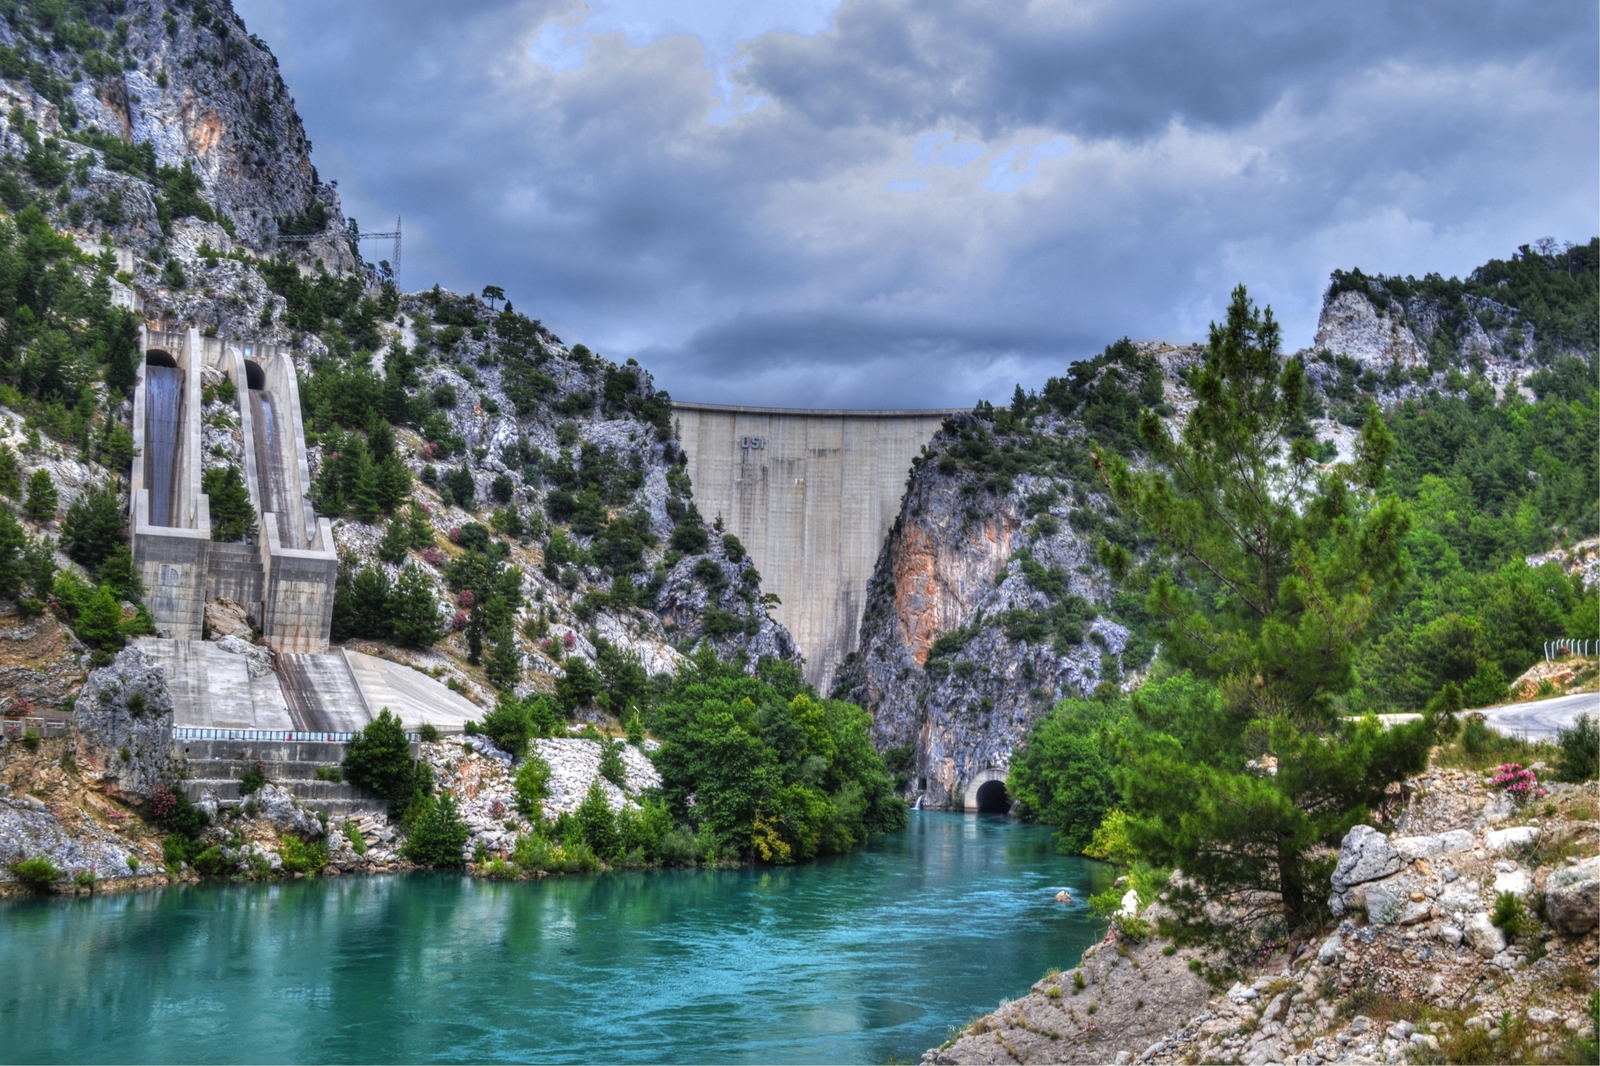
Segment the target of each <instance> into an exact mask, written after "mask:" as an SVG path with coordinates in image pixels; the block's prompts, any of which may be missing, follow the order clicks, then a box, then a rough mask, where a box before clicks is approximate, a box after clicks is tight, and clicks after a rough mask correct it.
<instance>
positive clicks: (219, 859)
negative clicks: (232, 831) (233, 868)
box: [189, 844, 231, 877]
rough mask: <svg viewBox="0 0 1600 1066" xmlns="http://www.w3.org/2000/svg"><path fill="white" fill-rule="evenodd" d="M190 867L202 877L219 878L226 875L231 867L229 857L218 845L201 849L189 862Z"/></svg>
mask: <svg viewBox="0 0 1600 1066" xmlns="http://www.w3.org/2000/svg"><path fill="white" fill-rule="evenodd" d="M189 865H190V866H191V867H193V868H194V872H195V873H197V874H199V875H200V876H201V877H217V876H220V875H221V874H223V873H226V872H227V870H228V868H229V866H230V865H231V864H230V863H229V862H228V857H227V856H226V855H224V854H223V853H222V848H221V847H219V846H218V845H216V844H213V845H211V846H210V847H208V848H203V849H201V850H200V851H199V852H198V853H197V854H195V855H194V857H193V858H191V859H190V860H189Z"/></svg>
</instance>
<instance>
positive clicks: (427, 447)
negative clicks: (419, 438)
mask: <svg viewBox="0 0 1600 1066" xmlns="http://www.w3.org/2000/svg"><path fill="white" fill-rule="evenodd" d="M438 455H439V445H438V444H436V443H434V442H433V441H431V440H430V441H429V442H428V443H426V444H424V445H423V446H422V457H423V458H424V459H435V458H438Z"/></svg>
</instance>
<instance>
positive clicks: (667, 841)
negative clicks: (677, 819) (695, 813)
mask: <svg viewBox="0 0 1600 1066" xmlns="http://www.w3.org/2000/svg"><path fill="white" fill-rule="evenodd" d="M699 857H700V849H699V845H697V844H696V843H695V839H694V834H693V833H691V832H689V831H688V830H687V829H684V828H683V827H682V826H675V827H674V828H673V829H672V830H671V831H669V832H668V833H667V834H666V835H665V836H663V837H662V838H661V843H660V844H658V845H657V846H656V858H657V859H659V860H660V862H661V864H662V865H663V866H693V865H694V864H695V860H696V859H698V858H699Z"/></svg>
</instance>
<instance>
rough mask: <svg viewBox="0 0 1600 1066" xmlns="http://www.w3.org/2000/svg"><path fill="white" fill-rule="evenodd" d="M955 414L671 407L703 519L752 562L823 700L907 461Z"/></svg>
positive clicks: (856, 625) (851, 640) (851, 644)
mask: <svg viewBox="0 0 1600 1066" xmlns="http://www.w3.org/2000/svg"><path fill="white" fill-rule="evenodd" d="M956 413H958V412H957V411H954V410H934V411H808V410H795V409H786V408H763V407H733V406H724V405H721V404H705V403H674V404H673V405H672V417H673V421H674V423H675V424H676V428H677V433H678V442H679V443H680V444H681V445H682V446H683V450H684V453H685V454H686V455H687V456H688V459H689V479H690V481H691V482H692V484H693V486H694V498H695V503H696V505H697V506H698V507H699V508H700V513H701V514H702V515H704V516H705V518H706V519H707V521H713V520H715V519H716V518H718V517H721V519H722V523H723V526H724V527H725V528H726V529H727V531H728V532H730V533H733V534H734V535H735V536H737V537H738V538H739V541H740V542H741V543H742V544H743V545H744V547H745V550H746V551H748V552H749V553H750V555H751V558H752V559H753V560H754V562H755V565H756V569H757V570H759V571H761V587H762V588H763V589H764V590H766V591H767V592H772V593H776V594H777V596H778V598H779V600H780V601H781V602H780V603H779V604H778V606H777V607H776V608H775V609H774V611H773V616H774V617H775V618H777V620H778V621H780V622H782V623H783V624H784V625H785V626H787V627H788V629H789V632H790V633H791V634H793V635H794V638H795V641H796V643H798V644H799V645H800V649H801V651H802V652H803V653H804V654H805V658H806V666H805V677H806V680H807V681H809V682H811V683H812V684H814V685H816V686H817V688H818V689H819V690H820V691H822V692H826V691H827V690H828V688H829V687H830V686H831V685H832V683H833V675H834V671H835V670H836V669H837V668H838V666H839V664H840V662H842V661H843V660H844V657H845V656H846V655H848V654H849V653H850V652H852V651H854V650H855V648H856V644H857V642H858V637H859V633H860V627H861V615H862V612H863V611H864V610H865V609H866V602H867V582H868V580H870V579H871V577H872V570H873V567H874V566H875V565H876V564H877V561H878V552H879V551H880V550H881V549H882V547H883V542H884V538H885V537H886V536H888V534H889V531H890V529H891V528H892V527H893V526H894V522H895V519H896V518H898V517H899V515H900V501H901V499H902V498H903V497H904V496H905V491H906V480H907V478H908V477H909V475H910V473H911V460H912V459H913V458H915V457H916V456H917V454H918V453H920V452H921V450H922V448H923V446H924V445H925V444H927V443H928V441H930V440H932V439H933V435H934V433H936V432H938V430H939V427H940V425H942V424H943V422H944V420H945V419H946V418H947V417H949V416H950V415H952V414H956Z"/></svg>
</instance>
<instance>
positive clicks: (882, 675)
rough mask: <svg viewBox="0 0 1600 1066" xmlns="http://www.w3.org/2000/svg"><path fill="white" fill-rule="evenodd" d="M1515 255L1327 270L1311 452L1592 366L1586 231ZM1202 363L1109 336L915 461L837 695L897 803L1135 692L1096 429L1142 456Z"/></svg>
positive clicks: (1140, 639) (965, 419) (1180, 351)
mask: <svg viewBox="0 0 1600 1066" xmlns="http://www.w3.org/2000/svg"><path fill="white" fill-rule="evenodd" d="M1523 251H1524V255H1523V256H1519V257H1518V258H1517V259H1514V260H1512V261H1510V262H1500V261H1494V262H1491V263H1490V264H1488V265H1486V266H1485V267H1482V268H1480V269H1479V270H1478V271H1477V272H1475V273H1474V274H1473V275H1472V276H1471V277H1470V278H1469V279H1467V281H1465V282H1463V281H1458V280H1456V279H1450V280H1449V281H1445V280H1442V279H1439V278H1437V277H1436V276H1433V275H1430V276H1429V277H1428V278H1426V279H1424V280H1422V281H1418V280H1417V279H1415V278H1383V277H1368V276H1366V275H1363V274H1361V273H1360V272H1359V271H1353V272H1351V273H1348V274H1346V273H1343V272H1338V273H1336V274H1335V276H1334V281H1333V284H1332V285H1331V286H1330V287H1329V290H1328V292H1327V294H1326V297H1325V300H1324V304H1323V310H1322V315H1321V318H1320V320H1319V323H1318V328H1317V333H1316V342H1315V346H1314V347H1313V348H1310V349H1306V350H1304V351H1301V352H1299V353H1297V355H1298V357H1299V359H1300V360H1301V361H1302V363H1303V364H1304V366H1305V367H1306V378H1307V381H1308V382H1309V383H1310V388H1309V389H1308V390H1307V393H1306V398H1305V403H1304V415H1305V418H1304V426H1303V432H1304V433H1305V434H1306V435H1308V436H1310V437H1312V438H1313V439H1314V440H1315V441H1316V442H1317V444H1316V447H1317V453H1318V457H1319V458H1320V459H1321V460H1323V461H1325V462H1339V461H1348V460H1350V459H1351V458H1353V456H1354V448H1355V442H1356V438H1357V435H1358V433H1359V429H1360V426H1361V424H1362V423H1363V421H1364V420H1365V417H1366V411H1367V407H1368V405H1369V404H1371V403H1378V404H1380V405H1382V406H1383V407H1384V408H1385V409H1390V410H1393V409H1396V408H1400V407H1404V406H1405V405H1407V404H1410V405H1411V407H1409V408H1407V410H1408V411H1415V410H1418V409H1421V410H1424V411H1425V408H1426V402H1425V400H1426V397H1428V396H1430V395H1433V396H1442V397H1465V398H1466V399H1467V401H1468V403H1469V404H1472V405H1475V407H1474V409H1478V408H1479V407H1481V405H1482V404H1484V403H1488V404H1493V402H1494V399H1495V397H1496V396H1504V395H1505V394H1506V392H1507V390H1513V391H1517V392H1519V393H1520V394H1521V395H1522V396H1524V397H1526V398H1527V399H1529V400H1532V399H1534V398H1535V394H1536V393H1535V389H1533V388H1530V387H1529V385H1530V382H1531V383H1532V384H1533V385H1534V386H1536V387H1539V388H1544V387H1545V386H1546V385H1547V384H1548V382H1545V381H1544V379H1541V378H1540V377H1539V375H1540V374H1541V373H1542V374H1543V375H1544V378H1549V377H1550V376H1551V375H1552V373H1553V371H1552V370H1551V369H1550V368H1551V367H1553V366H1557V365H1561V361H1562V360H1563V359H1569V358H1570V357H1571V356H1574V355H1577V356H1580V357H1582V358H1583V359H1593V357H1594V343H1593V337H1594V328H1593V323H1592V321H1590V320H1583V319H1582V316H1581V314H1580V315H1578V316H1577V319H1576V320H1575V319H1574V317H1573V315H1571V314H1569V313H1567V311H1565V310H1563V308H1567V307H1570V306H1578V307H1580V308H1581V307H1582V306H1583V299H1582V298H1581V295H1582V294H1581V292H1579V290H1580V289H1581V288H1582V286H1583V285H1584V284H1587V285H1589V286H1590V287H1591V288H1592V285H1593V273H1594V262H1595V259H1596V255H1597V253H1596V245H1595V243H1594V242H1591V243H1590V244H1589V245H1587V246H1576V247H1568V248H1564V249H1563V248H1556V247H1554V246H1552V247H1551V248H1549V249H1546V250H1544V251H1541V252H1538V253H1534V252H1529V251H1528V250H1526V249H1524V250H1523ZM1529 264H1532V265H1531V266H1530V265H1529ZM1568 275H1570V277H1568ZM1583 279H1587V280H1583ZM1568 280H1570V281H1571V287H1572V288H1573V291H1574V292H1576V293H1578V296H1577V297H1574V296H1573V294H1572V293H1567V292H1566V291H1565V289H1564V288H1563V285H1564V284H1565V282H1566V281H1568ZM1555 289H1560V290H1561V291H1560V292H1559V293H1555V292H1553V291H1552V290H1555ZM1490 294H1492V295H1490ZM1557 296H1560V297H1561V298H1560V299H1557ZM1590 302H1592V301H1590ZM1521 308H1532V310H1523V309H1521ZM1592 317H1593V316H1592V314H1591V315H1590V319H1592ZM1586 330H1587V332H1585V331H1586ZM1585 338H1587V341H1585ZM1203 357H1204V349H1203V348H1201V347H1198V346H1196V347H1187V348H1181V347H1174V346H1171V345H1162V344H1149V343H1143V344H1131V343H1129V342H1127V341H1122V342H1119V343H1117V344H1114V345H1112V346H1111V347H1109V348H1108V349H1106V351H1105V353H1104V354H1102V355H1101V356H1099V357H1097V358H1095V359H1093V360H1086V361H1083V362H1080V363H1078V364H1075V365H1074V366H1073V367H1072V368H1071V371H1070V373H1069V374H1068V376H1067V377H1065V378H1055V379H1051V381H1050V382H1049V383H1048V384H1047V385H1046V387H1045V388H1044V390H1043V391H1042V392H1041V393H1039V394H1037V395H1035V394H1024V393H1023V392H1022V390H1021V389H1020V388H1019V389H1018V391H1017V395H1016V397H1015V398H1014V400H1013V402H1012V404H1011V406H1010V407H1009V408H993V407H990V406H989V405H987V404H980V405H978V407H976V408H975V409H974V410H973V412H972V413H971V414H970V415H965V416H961V417H957V418H952V419H950V420H949V421H948V422H947V423H946V425H945V427H944V429H943V430H942V431H941V432H940V433H939V434H938V435H937V436H936V437H935V438H934V440H933V441H932V442H930V443H929V445H928V446H927V448H926V450H925V452H924V454H923V455H922V456H921V457H920V458H919V459H918V460H917V461H916V462H915V464H914V467H913V470H912V473H911V479H910V482H909V486H908V490H907V493H906V496H905V501H904V503H903V505H902V509H901V513H900V517H899V519H898V521H897V522H896V524H895V526H894V528H893V531H892V532H891V534H890V536H889V537H888V539H887V541H886V543H885V544H884V547H883V550H882V553H881V555H880V557H879V560H878V565H877V568H876V570H875V573H874V575H873V578H872V581H871V583H870V585H869V590H868V601H867V606H866V610H865V617H864V619H863V622H862V631H861V633H862V635H861V643H860V646H859V648H858V650H857V651H856V653H855V654H853V655H852V656H851V657H850V658H849V659H848V660H847V661H846V663H845V664H844V666H843V667H842V668H841V670H840V672H839V675H838V679H837V682H836V688H835V692H836V694H838V695H841V696H843V697H844V698H847V699H851V700H853V701H855V702H858V703H860V704H861V705H862V706H864V707H866V708H868V709H869V710H870V711H871V712H872V714H873V717H874V729H875V734H874V735H875V738H876V740H877V743H878V744H879V747H880V750H884V751H886V752H893V753H894V756H893V758H894V759H895V761H896V763H897V765H899V766H900V767H901V768H902V773H903V776H904V784H905V788H906V791H907V793H908V795H913V796H915V795H919V794H920V796H921V797H922V801H923V803H924V804H925V805H927V806H943V805H947V804H948V805H954V806H959V805H960V803H961V797H962V794H963V792H964V791H965V790H966V789H967V788H968V786H969V785H970V784H971V783H972V782H973V781H974V780H975V779H976V778H977V777H978V775H980V774H982V773H984V771H995V772H999V773H1001V774H1003V773H1004V772H1005V771H1006V769H1007V767H1008V765H1009V761H1010V756H1011V753H1012V752H1013V751H1014V750H1015V749H1016V748H1017V747H1018V746H1019V745H1020V744H1021V743H1022V742H1023V740H1024V739H1025V738H1026V737H1027V735H1028V732H1029V730H1030V728H1031V727H1032V724H1033V723H1034V721H1035V720H1036V719H1037V718H1038V717H1039V715H1040V714H1042V713H1043V712H1044V711H1046V710H1048V709H1049V708H1050V707H1051V706H1053V705H1054V703H1055V702H1056V701H1057V700H1058V699H1061V698H1063V697H1078V698H1087V697H1091V696H1093V695H1094V694H1095V693H1096V691H1097V690H1098V691H1102V692H1103V691H1104V690H1103V689H1102V686H1106V685H1114V686H1119V687H1122V688H1125V689H1126V688H1131V687H1133V686H1134V685H1136V684H1137V681H1138V679H1139V677H1140V676H1141V671H1142V670H1143V669H1144V667H1145V666H1146V664H1147V663H1148V662H1149V661H1150V659H1151V656H1152V651H1153V644H1152V641H1151V639H1150V638H1149V637H1148V636H1147V634H1146V624H1147V622H1148V619H1146V618H1145V617H1144V615H1143V611H1142V605H1141V601H1140V599H1139V598H1138V597H1137V596H1134V595H1131V594H1128V593H1125V592H1120V593H1119V592H1118V591H1117V590H1116V589H1115V588H1113V586H1112V585H1111V583H1110V582H1109V581H1108V579H1107V575H1106V574H1105V573H1104V572H1103V570H1102V569H1101V568H1100V565H1099V563H1098V561H1097V552H1096V545H1097V543H1099V542H1100V540H1101V539H1102V538H1104V539H1107V540H1110V541H1111V542H1113V543H1115V544H1120V545H1122V546H1124V547H1127V548H1129V549H1130V550H1132V551H1134V552H1135V554H1136V555H1137V554H1138V551H1139V538H1138V533H1137V531H1136V530H1135V529H1134V528H1132V526H1131V525H1130V524H1129V523H1128V522H1127V521H1126V520H1124V519H1123V518H1121V517H1120V516H1119V515H1117V513H1116V511H1115V508H1114V507H1113V506H1112V505H1111V503H1110V501H1109V499H1108V498H1107V497H1106V495H1105V493H1104V490H1103V486H1102V484H1101V481H1100V478H1099V476H1098V474H1097V473H1096V471H1095V470H1094V468H1093V465H1092V462H1091V461H1090V452H1091V442H1095V443H1098V444H1099V445H1101V446H1102V447H1105V448H1108V449H1111V450H1114V451H1116V452H1119V453H1121V454H1123V455H1126V456H1129V457H1131V458H1132V459H1133V460H1134V461H1135V462H1137V461H1139V452H1140V449H1139V444H1138V435H1137V422H1138V418H1139V416H1140V414H1141V412H1143V411H1144V410H1146V409H1153V410H1155V411H1157V412H1158V413H1159V414H1161V415H1162V416H1163V417H1164V419H1165V420H1166V422H1167V423H1168V425H1169V427H1171V428H1172V429H1174V430H1176V428H1177V427H1178V426H1179V425H1181V423H1182V420H1183V418H1184V417H1185V415H1186V413H1187V411H1188V410H1189V408H1190V407H1191V406H1192V399H1191V396H1190V394H1189V392H1188V389H1187V387H1186V385H1185V381H1186V378H1187V371H1188V368H1189V367H1190V366H1193V365H1194V364H1195V363H1196V362H1197V361H1199V360H1200V359H1202V358H1203ZM1451 446H1452V447H1453V446H1454V445H1451ZM1529 476H1530V477H1532V478H1534V479H1535V480H1537V479H1538V478H1539V477H1541V476H1544V475H1540V474H1538V473H1537V472H1535V473H1533V474H1530V475H1529ZM1579 495H1580V496H1581V495H1583V490H1581V489H1580V490H1579ZM1588 496H1589V498H1590V499H1591V500H1592V493H1589V494H1588ZM1558 533H1559V529H1558ZM1521 668H1522V667H1520V666H1519V667H1517V669H1518V670H1519V671H1520V669H1521ZM1513 676H1514V675H1513Z"/></svg>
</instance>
